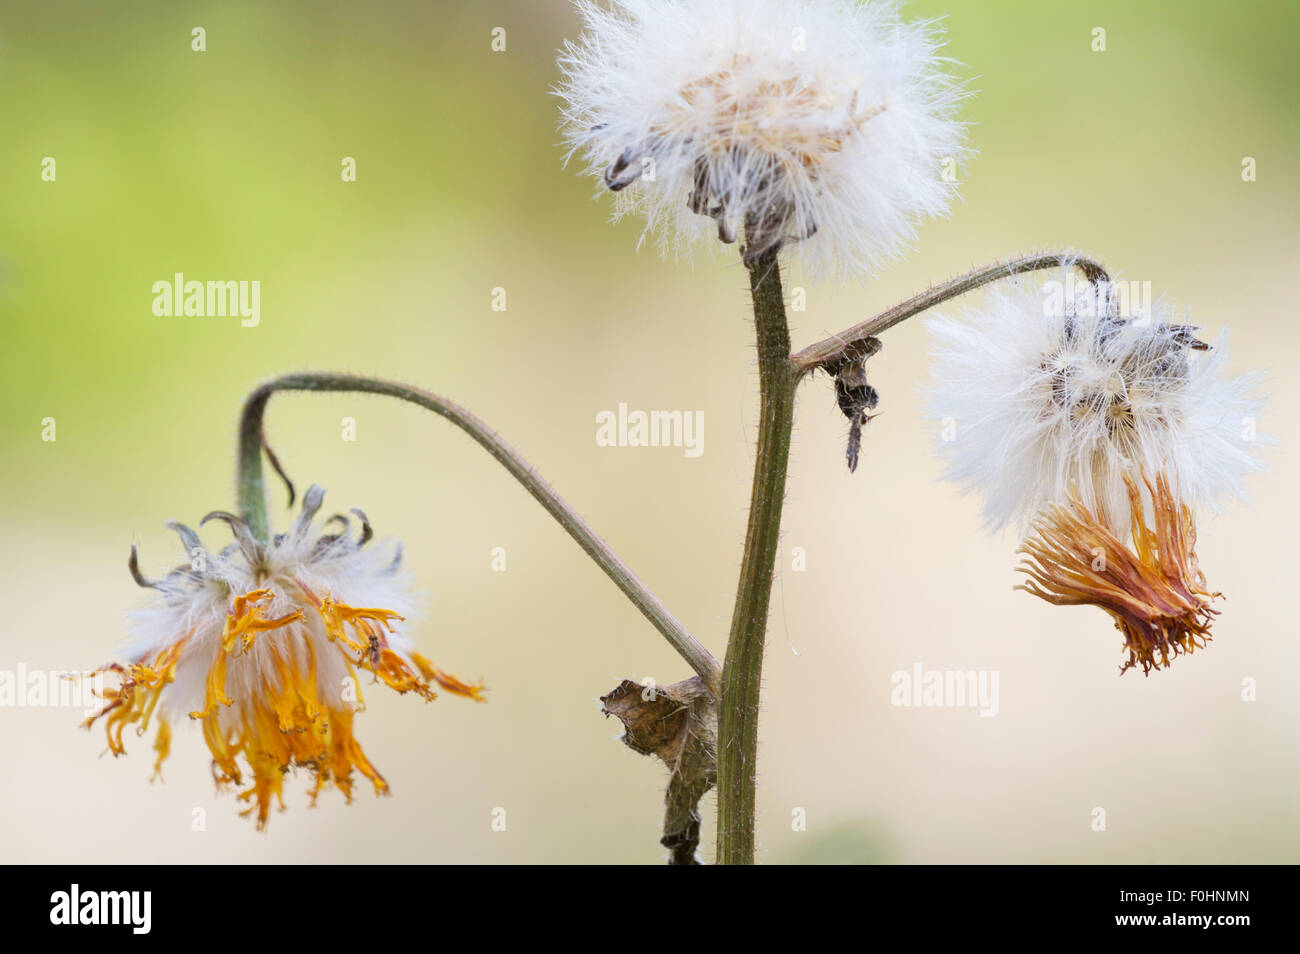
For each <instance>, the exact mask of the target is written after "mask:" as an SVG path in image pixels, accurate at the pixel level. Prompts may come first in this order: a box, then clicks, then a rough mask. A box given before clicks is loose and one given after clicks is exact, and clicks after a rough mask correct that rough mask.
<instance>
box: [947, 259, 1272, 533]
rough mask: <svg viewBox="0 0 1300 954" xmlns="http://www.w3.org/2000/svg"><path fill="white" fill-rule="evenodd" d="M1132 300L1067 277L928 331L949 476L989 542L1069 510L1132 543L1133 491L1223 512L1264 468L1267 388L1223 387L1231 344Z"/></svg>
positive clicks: (1027, 281) (1160, 303)
mask: <svg viewBox="0 0 1300 954" xmlns="http://www.w3.org/2000/svg"><path fill="white" fill-rule="evenodd" d="M1043 274H1047V275H1048V276H1049V277H1048V278H1046V279H1044V278H1043ZM1128 287H1130V285H1128V284H1126V283H1123V282H1116V281H1112V282H1111V283H1110V284H1109V285H1108V286H1104V289H1103V291H1102V293H1101V294H1096V293H1095V291H1094V286H1092V285H1091V284H1089V283H1087V282H1084V281H1083V280H1082V279H1081V278H1079V277H1077V276H1076V275H1074V274H1072V273H1071V271H1070V269H1069V268H1068V267H1067V268H1065V269H1063V270H1062V271H1061V272H1060V273H1058V274H1054V273H1036V274H1026V275H1021V276H1018V277H1017V278H1015V279H1014V280H1012V281H1011V282H1009V283H1006V284H1004V285H1002V286H998V287H994V288H992V289H991V290H990V292H989V293H988V299H987V302H986V304H984V305H983V306H981V307H977V308H967V309H966V310H965V312H964V314H962V315H961V316H960V317H951V316H937V317H934V318H931V319H928V320H927V322H926V324H927V326H928V327H929V330H930V332H931V336H932V349H931V354H932V357H933V359H934V360H933V364H932V371H931V376H930V383H929V385H928V387H927V412H928V414H929V415H930V416H931V417H933V418H935V419H937V420H938V421H939V422H940V425H939V442H938V449H939V453H940V456H941V457H942V458H943V459H944V460H945V462H946V470H945V473H944V476H945V477H947V478H949V479H952V480H954V481H957V482H958V483H959V484H961V485H962V486H963V487H964V488H965V489H967V490H977V491H979V492H980V493H981V494H982V495H983V497H984V501H985V507H984V513H985V518H986V521H987V524H988V526H989V528H990V529H998V528H1000V527H1002V526H1004V525H1006V524H1007V523H1010V522H1015V523H1018V524H1020V526H1021V527H1022V528H1023V527H1024V526H1025V525H1026V524H1027V523H1028V521H1030V520H1031V519H1032V518H1033V517H1034V516H1035V514H1037V513H1038V512H1039V511H1040V509H1041V508H1042V507H1043V505H1044V504H1046V503H1058V504H1063V503H1065V502H1066V500H1067V499H1068V497H1069V496H1071V495H1072V496H1074V497H1077V498H1078V499H1079V500H1080V501H1081V502H1082V503H1083V504H1084V505H1085V506H1087V507H1088V509H1089V510H1091V511H1092V512H1093V513H1095V514H1096V515H1097V516H1098V517H1099V518H1100V519H1101V520H1102V521H1103V522H1104V523H1106V524H1107V525H1108V526H1110V527H1111V528H1112V529H1113V530H1114V532H1115V533H1116V534H1117V535H1118V536H1119V537H1120V539H1124V536H1125V534H1127V533H1128V531H1129V527H1130V516H1129V515H1130V507H1129V499H1128V493H1127V489H1126V486H1125V477H1126V476H1127V477H1128V478H1129V479H1132V480H1134V481H1135V482H1136V483H1137V485H1138V486H1139V488H1141V489H1142V492H1143V495H1144V497H1146V498H1147V499H1148V505H1149V494H1148V492H1147V491H1146V489H1145V487H1144V486H1143V478H1145V479H1146V480H1149V481H1152V482H1154V481H1156V480H1157V479H1158V478H1159V477H1160V476H1163V477H1164V478H1165V480H1167V481H1168V483H1169V487H1170V490H1171V491H1172V493H1173V496H1174V498H1175V499H1176V500H1178V501H1180V502H1181V503H1183V504H1186V505H1188V506H1190V507H1192V508H1196V507H1199V506H1203V505H1205V506H1209V507H1211V508H1212V509H1219V508H1220V507H1221V506H1222V505H1223V504H1225V503H1226V502H1227V501H1229V500H1230V499H1233V498H1236V497H1239V496H1242V484H1241V479H1242V477H1243V475H1244V474H1245V473H1246V472H1247V471H1250V470H1257V469H1261V468H1262V463H1261V461H1260V451H1261V448H1262V445H1264V444H1266V443H1268V441H1267V439H1266V438H1263V437H1261V436H1259V435H1258V434H1257V433H1256V431H1255V422H1256V419H1257V417H1258V414H1259V411H1260V407H1261V401H1260V399H1259V398H1258V397H1257V390H1258V387H1259V385H1260V384H1261V381H1262V375H1260V374H1258V373H1252V374H1246V375H1242V376H1238V377H1229V376H1228V375H1227V374H1226V365H1227V360H1228V355H1227V341H1228V339H1227V334H1226V332H1225V333H1222V334H1220V335H1219V336H1218V337H1217V338H1216V339H1215V340H1214V341H1213V342H1212V343H1211V344H1209V345H1207V344H1206V343H1204V342H1202V341H1199V340H1198V339H1197V338H1196V330H1197V329H1196V328H1194V327H1191V326H1188V325H1185V324H1178V323H1176V322H1175V321H1174V320H1173V309H1172V306H1171V305H1170V304H1169V303H1168V302H1167V301H1165V300H1164V299H1163V298H1161V299H1159V300H1156V301H1153V302H1139V301H1138V298H1139V297H1140V296H1139V295H1136V294H1135V295H1132V296H1128V295H1125V294H1121V292H1122V290H1124V289H1126V288H1128ZM1128 298H1131V299H1132V301H1126V299H1128Z"/></svg>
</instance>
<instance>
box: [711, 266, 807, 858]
mask: <svg viewBox="0 0 1300 954" xmlns="http://www.w3.org/2000/svg"><path fill="white" fill-rule="evenodd" d="M745 264H746V267H747V268H748V269H749V287H750V293H751V295H752V297H753V301H754V328H755V333H756V337H757V344H758V374H759V404H760V411H759V430H758V447H757V450H756V452H755V457H754V483H753V489H752V491H751V495H750V503H749V525H748V527H747V529H746V531H745V552H744V556H743V557H742V558H741V566H740V583H739V586H738V587H737V589H736V606H735V610H734V612H733V615H732V620H731V635H730V637H729V638H728V640H727V655H726V659H725V660H724V662H723V667H722V698H721V703H720V710H719V713H718V852H717V860H718V863H719V864H752V863H753V861H754V801H755V798H754V796H755V774H754V773H755V768H756V761H757V753H758V711H759V692H760V689H761V684H762V676H763V644H764V641H765V639H766V636H767V612H768V603H769V601H770V598H771V595H772V572H773V569H774V567H775V565H776V553H777V543H778V540H779V535H780V531H781V508H782V505H783V504H784V502H785V482H786V468H787V465H788V463H789V458H790V434H791V431H792V430H793V428H794V400H795V389H796V386H797V385H798V383H799V377H800V375H799V372H798V370H797V369H796V368H795V367H794V366H793V365H792V364H791V363H790V334H789V330H788V329H787V327H786V319H785V302H784V301H783V299H782V292H781V273H780V268H779V265H778V262H777V257H776V253H775V252H772V253H769V254H767V255H760V256H756V257H754V258H753V259H747V260H746V262H745Z"/></svg>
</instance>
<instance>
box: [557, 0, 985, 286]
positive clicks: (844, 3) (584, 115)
mask: <svg viewBox="0 0 1300 954" xmlns="http://www.w3.org/2000/svg"><path fill="white" fill-rule="evenodd" d="M578 8H579V10H580V12H581V15H582V18H583V20H584V22H585V26H586V30H585V32H584V34H583V35H582V37H581V38H580V39H579V40H578V41H577V42H576V43H574V42H569V43H566V45H565V48H564V51H563V54H562V55H561V58H560V66H561V69H562V71H563V74H564V79H563V81H562V83H561V85H560V87H559V89H558V90H557V92H558V94H559V95H560V96H561V98H562V100H563V104H564V105H563V108H562V119H563V121H562V125H563V129H564V132H565V136H566V139H567V141H568V143H569V145H570V155H572V154H573V152H575V151H580V152H582V153H583V155H584V157H585V159H586V161H587V163H588V171H589V172H590V173H591V174H592V175H594V176H596V177H597V178H598V179H599V181H600V183H601V189H602V190H603V189H605V188H608V189H610V190H613V191H614V192H615V193H616V200H615V210H614V217H615V219H617V218H620V217H621V216H623V215H624V214H627V213H628V212H636V213H639V214H642V215H644V216H645V218H646V230H645V232H644V233H643V235H642V240H643V241H644V238H645V236H646V235H647V234H657V235H658V237H659V240H660V244H661V248H662V249H663V250H664V251H665V253H666V252H668V251H669V249H673V250H675V251H677V252H678V253H681V252H684V251H685V250H686V247H687V246H688V245H689V244H691V243H692V242H694V241H695V240H697V239H700V238H703V237H706V236H707V235H709V234H711V233H714V234H716V235H717V236H718V237H719V238H720V239H722V240H723V241H724V242H733V241H736V240H737V238H738V237H739V236H740V235H741V234H742V233H743V234H744V238H745V241H746V248H747V253H748V254H750V255H755V254H759V253H762V252H765V251H769V250H771V249H773V248H776V247H779V246H790V247H792V248H793V250H794V251H795V252H796V254H797V256H798V257H799V258H800V259H801V260H802V261H803V263H804V264H805V265H806V266H807V267H808V268H809V270H810V271H811V272H812V273H814V274H818V275H827V274H838V275H840V276H844V275H852V274H861V273H868V274H869V273H871V272H873V271H875V270H876V269H878V268H879V267H880V266H881V265H883V264H884V263H885V262H887V261H888V260H889V259H891V258H894V257H896V256H897V255H899V254H901V253H902V252H903V251H904V250H905V249H906V248H907V247H908V246H909V245H910V243H911V242H912V241H913V240H914V239H915V237H916V226H917V225H918V224H919V222H920V221H921V220H922V219H924V218H926V217H931V216H941V215H945V214H946V213H947V211H948V208H949V205H950V204H951V201H952V199H953V197H954V196H955V195H956V191H957V185H956V169H957V168H958V166H959V164H960V163H961V162H963V161H965V159H966V158H967V156H968V154H969V151H968V149H967V148H966V147H965V145H964V142H965V126H964V124H963V123H961V122H959V121H958V120H957V119H956V118H955V117H956V112H957V107H958V106H959V104H960V103H961V101H962V100H963V99H964V98H965V96H966V95H967V94H966V93H965V91H964V90H963V88H962V86H961V84H960V83H959V82H958V81H957V80H956V79H955V78H954V77H953V75H952V73H951V64H952V61H951V60H949V59H947V58H945V57H942V56H940V54H939V50H940V47H941V45H942V43H941V38H940V33H939V30H938V27H937V25H936V23H935V22H934V21H914V22H905V21H903V20H902V19H901V18H900V16H899V13H898V9H897V4H896V3H894V2H892V0H872V2H856V0H609V2H607V3H598V2H593V0H580V2H579V3H578ZM710 220H712V221H710Z"/></svg>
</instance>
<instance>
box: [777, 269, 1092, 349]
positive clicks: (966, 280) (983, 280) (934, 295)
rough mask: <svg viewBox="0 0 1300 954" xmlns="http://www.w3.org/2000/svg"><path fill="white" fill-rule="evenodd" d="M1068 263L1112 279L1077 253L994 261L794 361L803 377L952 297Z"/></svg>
mask: <svg viewBox="0 0 1300 954" xmlns="http://www.w3.org/2000/svg"><path fill="white" fill-rule="evenodd" d="M1066 263H1072V264H1074V265H1075V267H1077V268H1078V269H1079V270H1080V271H1081V272H1083V275H1084V278H1086V279H1087V280H1088V281H1090V282H1093V283H1094V284H1095V283H1097V282H1107V281H1109V280H1110V278H1109V276H1108V275H1107V273H1106V270H1105V269H1104V268H1103V267H1102V266H1101V264H1100V263H1098V262H1095V261H1093V260H1092V259H1090V258H1086V257H1084V256H1082V255H1079V254H1078V253H1077V252H1068V251H1066V252H1041V253H1036V254H1033V255H1024V256H1020V257H1018V258H1013V259H1009V260H1007V261H1005V262H994V263H993V264H992V265H986V266H984V267H983V268H977V269H975V270H974V271H970V272H967V273H966V274H965V275H958V276H957V277H956V278H953V279H949V280H948V281H946V282H941V283H940V284H938V285H933V286H931V287H930V288H927V289H926V290H925V291H923V292H921V293H920V294H919V295H914V296H912V297H911V298H909V299H907V301H903V302H899V303H898V304H897V305H894V306H893V307H892V308H888V309H886V310H885V311H882V312H881V313H880V314H878V315H876V316H875V317H874V318H868V319H867V320H866V321H863V322H859V323H858V324H856V325H854V326H853V327H852V328H846V329H845V330H844V331H842V332H840V333H839V334H837V335H832V336H831V337H829V338H826V339H824V340H822V341H819V342H817V343H816V344H814V345H809V346H808V347H807V348H804V349H803V350H802V351H800V352H799V353H798V354H796V355H795V356H794V357H793V358H792V359H791V361H792V362H793V363H794V366H795V367H796V368H797V369H798V373H799V374H800V375H803V374H806V373H807V372H809V371H811V370H813V369H814V368H821V367H826V366H827V365H828V364H833V363H834V362H835V361H836V360H837V359H838V358H840V357H841V356H842V355H843V354H844V353H845V352H846V351H847V350H849V349H850V348H851V347H853V346H854V345H855V344H856V343H858V342H860V341H863V340H864V339H866V338H873V337H875V336H876V335H878V334H880V333H881V332H882V331H885V330H887V329H889V328H892V327H894V325H897V324H899V323H900V322H903V321H906V320H907V319H908V318H911V317H913V316H914V315H918V314H920V313H921V312H923V311H925V310H926V309H927V308H933V307H934V306H935V305H938V304H942V303H943V302H945V301H947V300H948V299H950V298H956V297H957V296H958V295H964V294H965V293H966V292H968V291H974V290H975V289H976V288H979V287H980V286H981V285H987V284H988V283H989V282H994V281H997V280H998V279H999V278H1010V277H1011V276H1013V275H1017V274H1020V273H1021V272H1032V271H1035V270H1037V269H1043V268H1059V267H1060V266H1062V265H1064V264H1066Z"/></svg>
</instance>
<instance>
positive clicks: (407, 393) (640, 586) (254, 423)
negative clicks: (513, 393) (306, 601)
mask: <svg viewBox="0 0 1300 954" xmlns="http://www.w3.org/2000/svg"><path fill="white" fill-rule="evenodd" d="M276 391H350V392H360V393H366V394H380V395H384V396H387V397H393V398H397V399H398V400H401V401H407V402H409V403H411V404H416V405H418V406H420V407H422V408H425V409H426V410H429V411H433V412H434V413H435V414H438V415H440V416H441V417H444V418H446V419H447V420H448V421H451V423H453V424H455V425H456V426H457V427H459V428H460V429H461V430H463V431H464V432H465V433H467V434H468V435H469V436H470V437H472V438H473V439H474V440H475V441H476V442H477V443H478V444H479V445H480V446H481V447H482V448H483V449H484V450H486V451H487V452H488V453H489V454H491V455H492V457H493V458H495V459H496V461H497V462H498V463H499V464H501V466H502V467H504V468H505V469H506V470H507V471H509V472H510V474H511V475H512V476H513V477H514V478H515V479H516V480H518V481H519V482H520V483H521V484H523V485H524V487H525V488H526V489H527V490H528V492H529V493H530V494H532V495H533V497H534V498H535V499H536V500H537V502H538V503H540V504H541V505H542V506H543V507H544V508H545V509H546V512H547V513H549V514H550V515H551V516H552V517H554V518H555V519H556V521H558V522H559V524H560V526H562V527H564V529H565V530H566V531H568V533H569V536H571V537H573V539H574V540H576V541H577V542H578V546H580V547H582V549H583V551H584V552H585V553H586V554H587V555H588V556H590V557H591V558H592V559H593V560H594V561H596V564H597V565H598V566H599V567H600V568H601V569H602V570H604V571H605V573H606V575H607V576H609V578H610V579H611V580H613V581H614V583H615V584H616V585H617V586H618V588H619V589H620V590H622V591H623V593H624V594H626V596H627V597H628V599H630V600H631V601H632V603H633V604H634V605H635V606H636V608H637V609H639V610H640V611H641V612H642V614H644V615H645V617H646V619H648V620H649V621H650V622H651V623H652V624H653V625H654V627H655V628H656V629H657V630H659V632H660V633H662V634H663V636H664V638H666V639H667V640H668V642H669V643H670V644H671V645H672V646H673V648H674V649H676V650H677V652H678V653H680V654H681V656H682V658H683V659H685V660H686V662H687V663H689V664H690V666H691V668H692V669H694V670H695V672H696V673H697V674H698V675H699V676H700V678H701V679H703V680H704V682H705V684H706V685H708V686H709V687H711V688H712V689H713V690H714V691H715V692H716V691H717V687H718V685H719V680H720V676H721V672H720V669H721V667H720V666H719V664H718V661H717V659H716V658H714V656H713V654H712V653H710V652H709V650H708V649H707V648H705V646H704V645H703V644H701V643H700V642H699V641H698V640H697V639H696V638H695V637H694V636H693V635H691V633H690V632H689V631H688V630H687V629H686V627H685V626H683V625H682V624H681V623H680V622H679V621H678V620H677V618H676V617H675V616H673V614H672V613H670V612H669V611H668V608H667V607H666V606H664V604H663V603H662V602H660V600H659V598H658V597H657V596H655V595H654V593H652V592H651V591H650V590H649V588H647V587H646V585H645V584H644V583H642V582H641V581H640V580H639V579H638V578H637V576H636V574H634V573H633V572H632V571H631V570H630V569H629V568H628V567H627V565H626V564H625V563H624V562H623V561H622V560H620V559H619V557H618V556H617V555H616V554H615V553H614V551H613V550H611V549H610V548H609V545H608V544H607V543H605V541H604V540H602V539H601V538H600V537H599V536H597V535H596V533H595V531H593V530H592V529H591V527H589V526H588V525H587V522H586V521H585V520H583V519H582V517H581V516H579V515H578V513H577V512H576V511H575V510H574V509H573V508H572V507H570V506H569V504H568V503H566V502H565V501H564V499H563V498H562V497H561V496H560V495H559V494H557V493H556V492H555V491H554V490H553V489H552V488H551V486H550V484H548V483H547V482H546V481H545V480H543V479H542V478H541V477H540V476H539V475H538V474H537V472H536V471H535V470H533V467H532V465H531V464H529V463H528V462H527V461H526V460H524V458H523V457H521V456H520V455H519V453H518V452H517V451H516V450H515V449H514V448H512V447H511V446H510V445H509V444H507V443H506V442H505V441H503V440H502V439H501V438H500V437H499V436H498V435H497V434H496V432H495V431H493V430H492V429H491V428H490V427H488V426H487V425H486V424H484V423H483V422H482V421H481V420H479V419H478V418H477V417H475V416H474V415H473V414H471V413H470V412H469V411H467V410H465V409H464V408H462V407H460V406H459V405H457V404H454V403H452V402H451V401H448V400H447V399H446V398H443V397H440V396H438V395H436V394H433V393H431V392H429V391H424V390H421V389H420V388H414V387H411V386H409V385H405V384H400V383H397V382H394V381H385V380H382V379H379V378H367V377H361V376H358V375H351V374H332V373H315V372H307V373H302V374H286V375H284V376H282V377H278V378H274V379H272V380H270V381H268V382H266V383H265V384H263V385H261V386H260V387H258V388H257V389H256V390H255V391H253V392H252V393H251V394H250V395H249V396H248V399H247V400H246V401H245V402H244V409H243V413H242V415H241V417H240V424H239V464H238V467H239V471H238V494H239V509H240V512H241V513H242V514H243V516H244V518H245V519H246V520H247V521H248V525H249V527H250V529H251V530H252V531H253V534H254V535H255V536H256V537H257V538H258V539H259V540H262V541H264V542H265V541H266V539H267V535H268V533H269V525H268V521H267V515H266V493H265V488H264V485H263V478H262V449H263V446H264V444H265V441H264V439H263V432H262V419H263V416H264V415H265V413H266V405H267V402H268V401H269V400H270V398H271V395H272V394H274V393H275V392H276Z"/></svg>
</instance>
